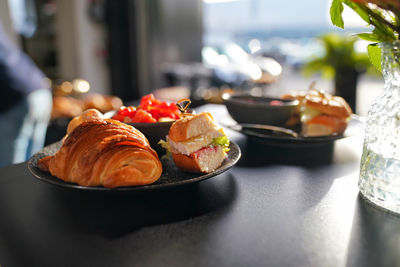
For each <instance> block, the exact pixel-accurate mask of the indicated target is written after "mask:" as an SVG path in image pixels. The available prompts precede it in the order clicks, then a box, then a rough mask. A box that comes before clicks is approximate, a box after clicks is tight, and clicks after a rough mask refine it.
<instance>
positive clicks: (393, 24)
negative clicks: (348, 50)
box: [330, 0, 400, 71]
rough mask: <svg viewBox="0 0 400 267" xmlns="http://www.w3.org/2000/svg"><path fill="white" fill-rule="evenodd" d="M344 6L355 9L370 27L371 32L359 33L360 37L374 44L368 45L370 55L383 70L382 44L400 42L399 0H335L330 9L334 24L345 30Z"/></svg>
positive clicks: (374, 63) (377, 66) (375, 64)
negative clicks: (380, 44) (379, 44)
mask: <svg viewBox="0 0 400 267" xmlns="http://www.w3.org/2000/svg"><path fill="white" fill-rule="evenodd" d="M343 4H345V5H347V6H348V7H350V8H351V9H353V10H354V11H355V12H356V13H357V14H358V15H359V16H360V17H361V18H362V19H363V20H364V21H365V22H366V23H367V24H368V25H370V26H373V29H372V31H371V32H366V33H359V34H357V36H358V37H360V38H361V39H364V40H367V41H370V42H372V43H371V44H369V45H368V55H369V58H370V60H371V62H372V64H373V65H374V66H375V67H376V68H377V69H378V70H380V71H381V70H382V68H381V53H382V52H381V49H380V47H379V46H378V45H377V43H380V42H393V41H396V40H399V35H400V1H399V0H333V1H332V5H331V8H330V16H331V20H332V23H333V24H334V25H336V26H338V27H340V28H344V21H343V17H342V13H343V8H344V6H343Z"/></svg>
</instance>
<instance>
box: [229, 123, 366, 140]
mask: <svg viewBox="0 0 400 267" xmlns="http://www.w3.org/2000/svg"><path fill="white" fill-rule="evenodd" d="M363 126H364V125H363V118H361V117H359V116H352V117H351V119H350V121H349V123H348V126H347V128H346V131H345V132H344V133H343V134H341V135H328V136H315V137H304V136H299V137H292V136H289V135H285V134H280V133H276V132H272V131H265V130H257V129H247V128H243V129H242V130H237V128H236V127H235V125H227V127H228V128H230V129H232V130H235V131H238V132H240V133H242V134H245V135H247V136H248V137H249V138H251V139H253V140H256V141H259V142H262V143H266V144H270V145H274V146H289V147H304V146H314V145H316V146H319V145H323V144H328V143H333V142H334V141H335V140H338V139H342V138H346V137H349V136H354V135H362V133H363Z"/></svg>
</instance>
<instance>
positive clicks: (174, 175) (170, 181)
mask: <svg viewBox="0 0 400 267" xmlns="http://www.w3.org/2000/svg"><path fill="white" fill-rule="evenodd" d="M60 146H61V142H56V143H54V144H51V145H49V146H46V147H45V148H43V149H42V150H41V151H39V152H38V153H36V154H35V155H33V156H32V158H31V159H30V160H29V162H28V168H29V171H30V172H31V173H32V174H33V175H34V176H35V177H36V178H37V179H39V180H41V181H44V182H47V183H50V184H53V185H57V186H61V187H65V188H71V189H80V190H92V191H145V190H154V189H162V188H170V187H176V186H181V185H185V184H191V183H196V182H200V181H203V180H206V179H208V178H211V177H214V176H216V175H218V174H221V173H223V172H225V171H227V170H228V169H230V168H231V167H232V166H233V165H235V164H236V162H237V161H238V160H239V158H240V156H241V152H240V148H239V146H238V145H237V144H235V143H233V142H231V144H230V151H229V152H228V157H227V158H226V159H225V160H224V162H223V163H222V165H221V167H219V168H218V169H216V170H215V171H214V172H212V173H208V174H198V173H188V172H183V171H181V170H179V169H178V168H177V167H176V166H175V165H174V163H173V161H172V160H170V159H168V158H166V157H162V158H161V162H162V165H163V173H162V174H161V177H160V179H158V180H157V181H156V182H155V183H153V184H150V185H144V186H127V187H118V188H112V189H110V188H105V187H101V186H96V187H89V186H80V185H77V184H73V183H67V182H64V181H63V180H61V179H58V178H57V177H54V176H52V175H51V174H50V173H49V172H44V171H42V170H40V169H39V168H38V167H37V162H38V160H39V159H41V158H43V157H45V156H49V155H54V154H55V153H56V151H57V150H58V149H59V148H60Z"/></svg>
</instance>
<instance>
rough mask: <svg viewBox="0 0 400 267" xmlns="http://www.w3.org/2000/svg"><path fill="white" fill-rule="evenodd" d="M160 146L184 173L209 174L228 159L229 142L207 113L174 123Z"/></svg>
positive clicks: (189, 115) (184, 118)
mask: <svg viewBox="0 0 400 267" xmlns="http://www.w3.org/2000/svg"><path fill="white" fill-rule="evenodd" d="M160 144H161V145H162V146H163V147H164V148H165V149H167V151H168V152H169V153H170V154H171V156H172V159H173V161H174V163H175V165H176V166H177V167H178V168H180V169H181V170H183V171H187V172H194V173H210V172H212V171H214V170H216V169H217V168H218V167H220V166H221V164H222V162H223V161H224V159H225V158H226V157H227V152H228V150H229V139H228V137H227V136H226V134H225V133H224V131H223V129H222V128H220V127H218V126H217V125H216V124H215V122H214V119H213V117H212V116H211V114H210V113H208V112H202V113H200V114H197V115H193V114H187V115H186V116H183V117H182V118H180V119H179V120H177V121H175V122H174V123H173V124H172V125H171V128H170V130H169V132H168V135H167V136H166V141H164V140H161V141H160Z"/></svg>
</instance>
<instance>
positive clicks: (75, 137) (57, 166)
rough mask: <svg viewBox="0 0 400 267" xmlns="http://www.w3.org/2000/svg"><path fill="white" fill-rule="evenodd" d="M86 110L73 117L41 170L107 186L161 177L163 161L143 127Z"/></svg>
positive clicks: (141, 181)
mask: <svg viewBox="0 0 400 267" xmlns="http://www.w3.org/2000/svg"><path fill="white" fill-rule="evenodd" d="M87 112H88V111H85V112H84V113H83V114H82V115H83V116H84V118H82V117H81V116H82V115H81V116H80V117H78V118H77V119H76V120H75V119H74V120H75V121H74V120H72V121H71V123H70V125H69V131H70V132H69V133H68V135H67V136H66V138H65V139H64V141H63V144H62V146H61V148H60V149H59V151H58V152H57V153H56V154H55V155H54V156H48V157H44V158H42V159H41V160H39V162H38V167H39V168H40V169H41V170H44V171H49V172H50V173H51V174H52V175H53V176H56V177H58V178H60V179H61V180H63V181H65V182H71V183H77V184H79V185H82V186H104V187H108V188H114V187H120V186H134V185H146V184H151V183H153V182H155V181H156V180H157V179H159V177H160V176H161V173H162V165H161V162H160V160H159V158H158V156H157V153H156V152H155V151H154V150H153V149H152V148H151V147H150V145H149V142H148V141H147V139H146V137H145V136H144V135H143V134H142V133H141V132H140V131H138V130H137V129H135V128H134V127H132V126H129V125H127V124H124V123H121V122H119V121H115V120H112V119H103V118H101V117H99V116H97V115H93V117H92V118H91V116H90V115H88V114H87ZM90 112H92V111H90ZM78 121H81V123H77V122H78Z"/></svg>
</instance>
